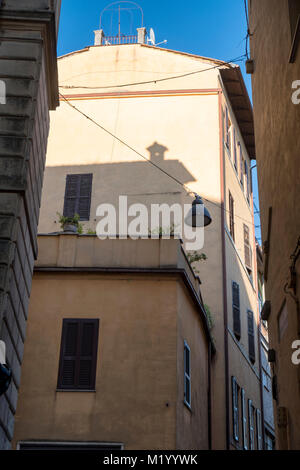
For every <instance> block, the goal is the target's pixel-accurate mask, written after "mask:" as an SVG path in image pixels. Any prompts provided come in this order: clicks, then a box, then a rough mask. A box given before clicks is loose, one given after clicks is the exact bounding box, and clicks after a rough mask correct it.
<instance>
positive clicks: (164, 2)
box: [58, 0, 260, 238]
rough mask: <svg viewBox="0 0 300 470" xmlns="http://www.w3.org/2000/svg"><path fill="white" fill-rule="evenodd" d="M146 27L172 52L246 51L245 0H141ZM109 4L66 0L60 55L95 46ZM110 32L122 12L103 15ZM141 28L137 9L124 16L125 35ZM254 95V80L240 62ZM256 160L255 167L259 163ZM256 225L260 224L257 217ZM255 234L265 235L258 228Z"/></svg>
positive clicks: (230, 54) (230, 55)
mask: <svg viewBox="0 0 300 470" xmlns="http://www.w3.org/2000/svg"><path fill="white" fill-rule="evenodd" d="M138 4H139V5H140V7H141V8H142V9H143V12H144V26H146V28H148V30H149V28H150V27H152V28H153V29H154V31H155V35H156V42H160V41H162V40H164V39H167V41H168V43H167V45H166V47H167V48H169V49H175V50H178V51H183V52H189V53H191V54H199V55H202V56H207V57H212V58H215V59H221V60H225V61H229V60H232V59H234V58H236V57H239V56H241V55H243V54H244V53H245V50H246V47H245V37H246V34H247V26H246V15H245V7H244V0H230V2H228V1H227V2H225V1H224V0H210V1H207V0H190V1H189V2H186V3H185V2H183V1H182V0H181V1H179V0H139V1H138ZM108 5H109V1H99V0H86V1H85V2H83V1H82V0H62V10H61V20H60V32H59V41H58V55H63V54H66V53H68V52H71V51H74V50H78V49H82V48H84V47H86V46H89V45H92V44H93V40H94V34H93V31H94V30H95V29H99V24H100V14H101V11H102V10H103V9H104V8H105V7H107V6H108ZM102 20H103V29H104V30H105V32H106V34H115V33H116V32H117V28H118V26H117V24H118V22H117V12H115V13H114V12H110V11H109V12H106V13H104V14H103V15H102ZM138 26H141V15H140V13H139V11H138V10H135V11H134V10H133V11H132V13H128V12H123V13H122V15H121V32H123V33H124V34H128V33H130V32H131V30H133V31H134V29H135V28H136V27H138ZM239 65H240V66H241V70H242V72H243V75H244V80H245V82H246V86H247V89H248V92H249V95H250V98H251V96H252V94H251V80H250V77H249V76H248V75H246V73H245V65H244V63H239ZM254 164H255V162H253V163H252V165H254ZM253 190H254V197H255V199H254V202H255V204H256V206H257V207H258V206H259V201H258V191H257V178H256V171H255V170H254V171H253ZM255 224H256V225H259V217H258V216H256V218H255ZM256 235H257V237H258V238H259V237H260V231H259V229H257V230H256Z"/></svg>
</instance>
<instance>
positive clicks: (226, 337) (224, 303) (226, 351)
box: [218, 92, 230, 450]
mask: <svg viewBox="0 0 300 470" xmlns="http://www.w3.org/2000/svg"><path fill="white" fill-rule="evenodd" d="M218 98H219V127H220V131H219V134H220V182H221V237H222V268H223V311H224V315H223V317H224V359H225V410H226V450H229V449H230V424H229V423H230V421H229V420H230V417H229V364H228V330H227V327H228V312H227V274H226V251H225V250H226V245H225V195H224V178H225V176H224V152H223V122H222V92H219V94H218Z"/></svg>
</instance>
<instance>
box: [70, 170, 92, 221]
mask: <svg viewBox="0 0 300 470" xmlns="http://www.w3.org/2000/svg"><path fill="white" fill-rule="evenodd" d="M92 180H93V175H92V174H91V173H90V174H79V175H67V179H66V190H65V201H64V216H65V217H73V216H74V214H79V216H80V220H89V218H90V206H91V194H92Z"/></svg>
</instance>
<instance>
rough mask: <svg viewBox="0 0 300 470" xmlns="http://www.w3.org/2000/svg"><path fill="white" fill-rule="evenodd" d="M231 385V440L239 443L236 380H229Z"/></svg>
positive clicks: (233, 378)
mask: <svg viewBox="0 0 300 470" xmlns="http://www.w3.org/2000/svg"><path fill="white" fill-rule="evenodd" d="M231 384H232V421H233V438H234V440H235V441H237V442H238V441H239V401H238V384H237V382H236V378H235V377H232V378H231Z"/></svg>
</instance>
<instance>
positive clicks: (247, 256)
mask: <svg viewBox="0 0 300 470" xmlns="http://www.w3.org/2000/svg"><path fill="white" fill-rule="evenodd" d="M244 252H245V265H246V268H247V271H248V274H249V276H251V275H252V248H251V243H250V230H249V227H248V225H246V224H244Z"/></svg>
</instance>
